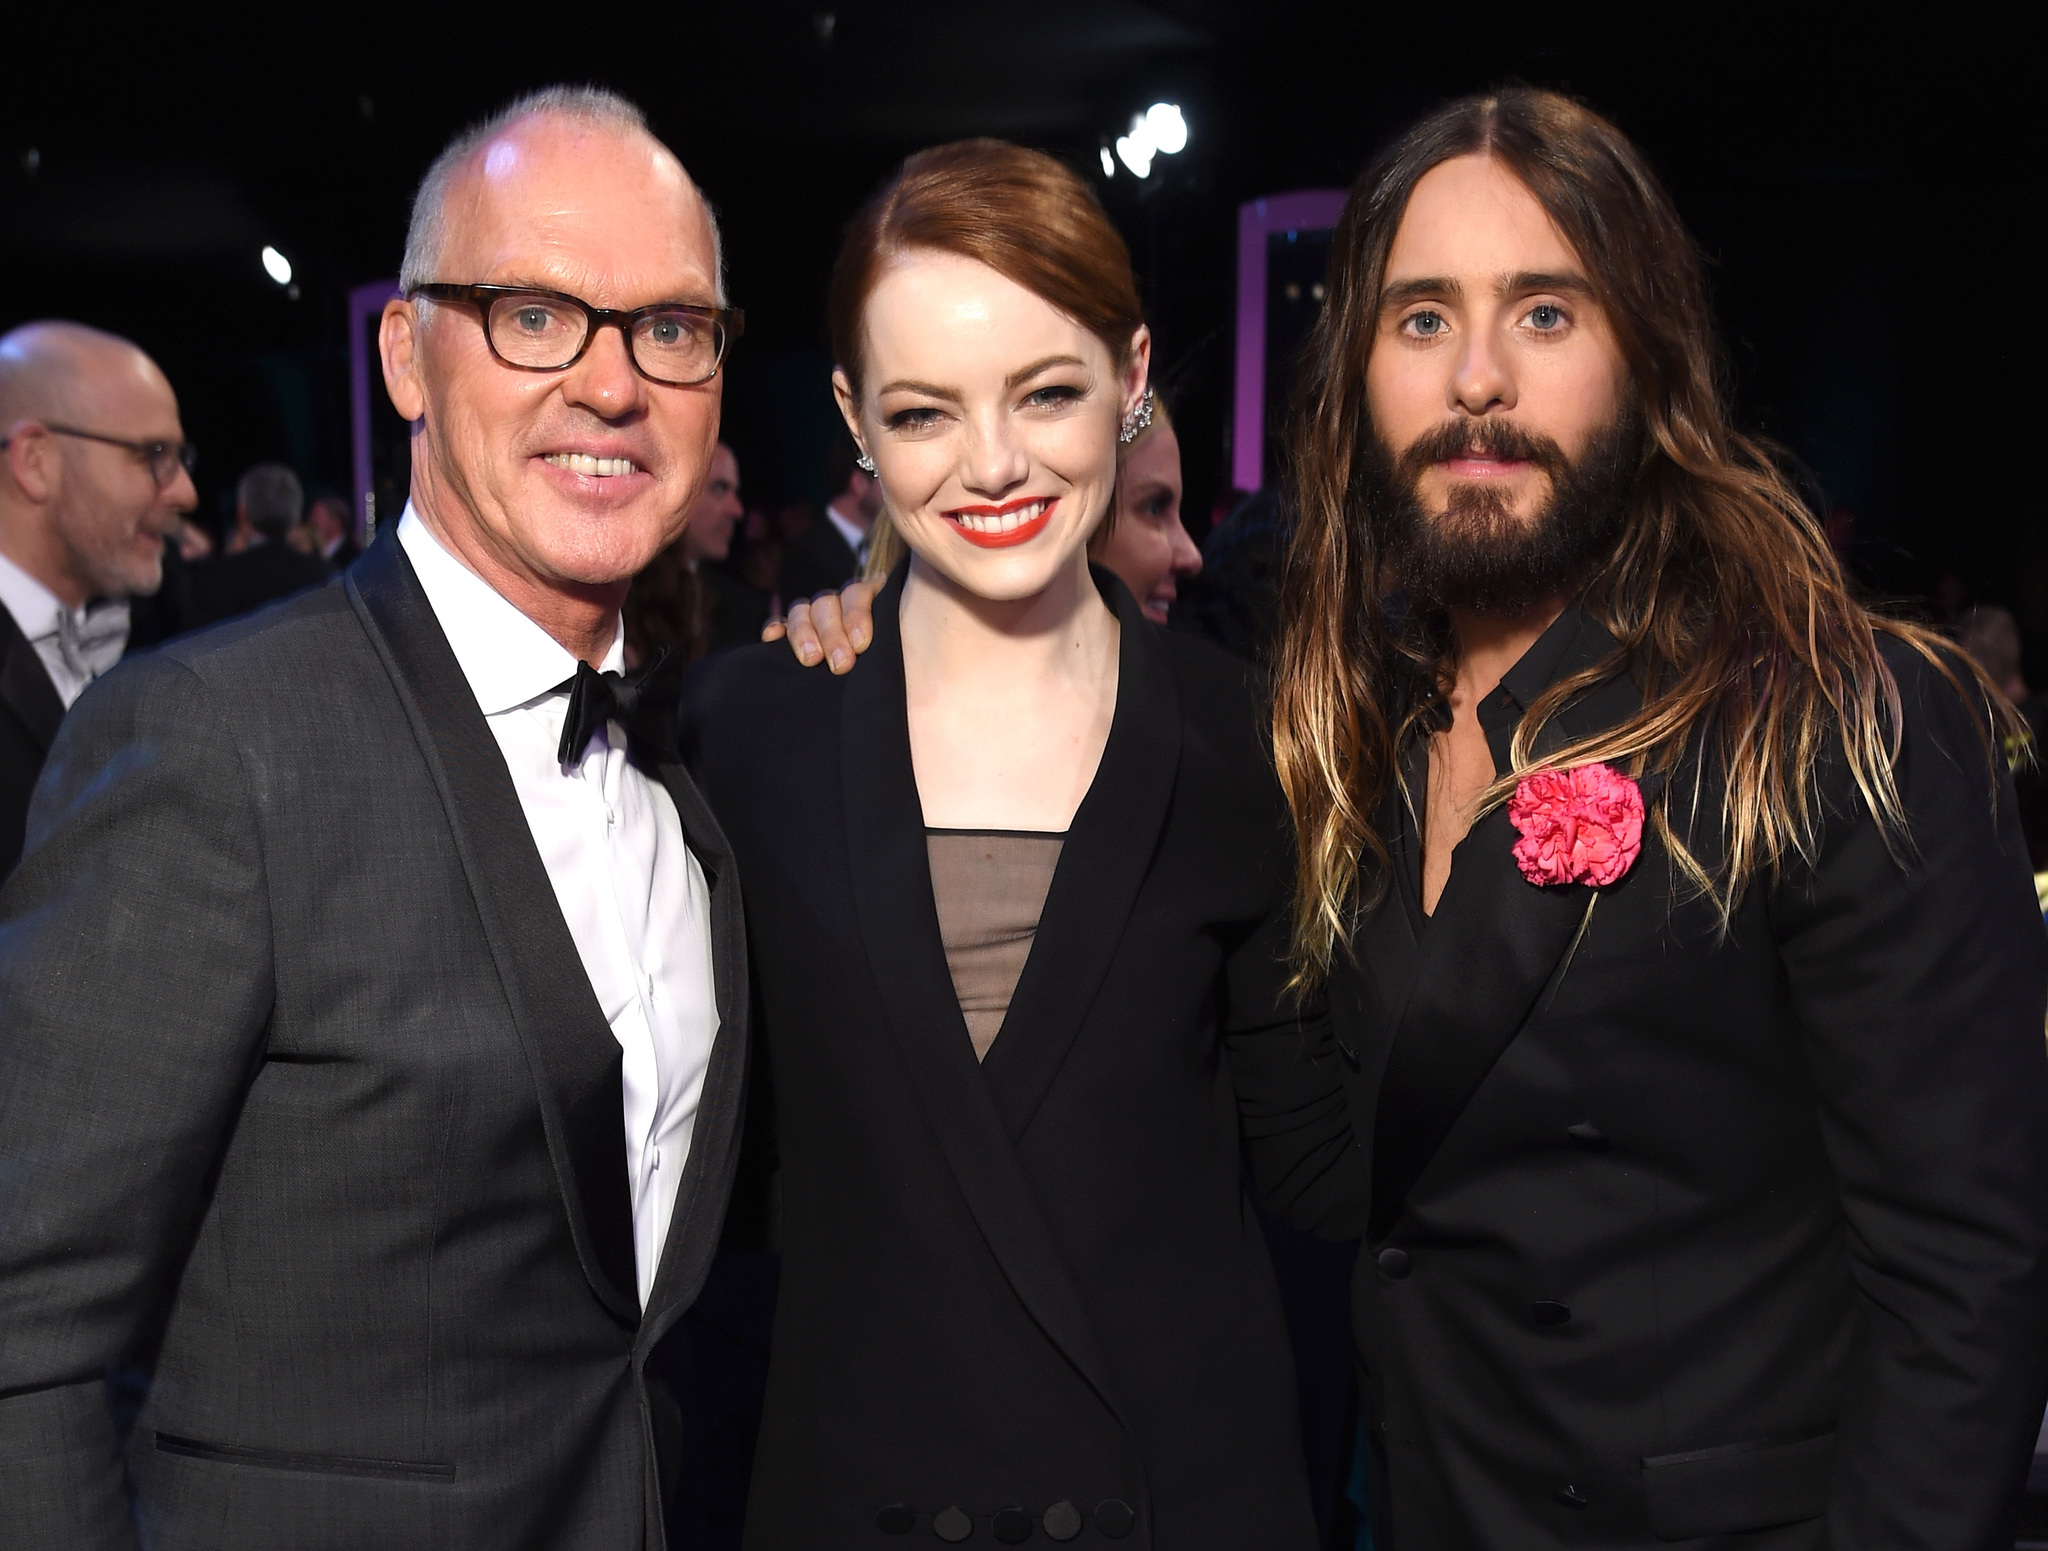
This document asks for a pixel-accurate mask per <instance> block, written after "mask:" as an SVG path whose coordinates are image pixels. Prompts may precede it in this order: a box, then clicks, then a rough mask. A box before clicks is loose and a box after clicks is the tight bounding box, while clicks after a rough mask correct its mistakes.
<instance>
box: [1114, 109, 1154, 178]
mask: <svg viewBox="0 0 2048 1551" xmlns="http://www.w3.org/2000/svg"><path fill="white" fill-rule="evenodd" d="M1158 152H1159V147H1158V146H1157V145H1156V144H1154V143H1153V140H1152V127H1151V125H1149V124H1147V123H1146V122H1145V115H1144V114H1142V113H1135V114H1133V115H1131V132H1130V133H1129V134H1127V135H1121V136H1119V137H1118V139H1117V142H1116V154H1117V157H1118V159H1119V160H1121V161H1122V162H1123V164H1124V165H1125V166H1126V167H1128V168H1130V169H1131V175H1132V176H1133V177H1139V178H1147V177H1150V176H1151V175H1152V158H1153V157H1154V156H1155V155H1157V154H1158Z"/></svg>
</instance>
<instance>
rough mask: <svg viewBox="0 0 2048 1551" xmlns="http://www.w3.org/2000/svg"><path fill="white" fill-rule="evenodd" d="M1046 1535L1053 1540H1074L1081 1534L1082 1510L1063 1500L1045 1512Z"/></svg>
mask: <svg viewBox="0 0 2048 1551" xmlns="http://www.w3.org/2000/svg"><path fill="white" fill-rule="evenodd" d="M1042 1522H1043V1523H1044V1525H1045V1533H1046V1535H1047V1536H1048V1537H1049V1538H1051V1539H1053V1540H1072V1539H1073V1538H1074V1537H1075V1536H1076V1535H1078V1534H1080V1533H1081V1510H1080V1509H1079V1508H1076V1507H1075V1506H1074V1505H1073V1504H1072V1503H1070V1502H1068V1501H1066V1500H1065V1499H1064V1498H1062V1499H1061V1500H1060V1501H1059V1502H1056V1503H1054V1504H1053V1505H1052V1506H1051V1507H1050V1508H1048V1509H1046V1510H1045V1518H1044V1520H1043V1521H1042Z"/></svg>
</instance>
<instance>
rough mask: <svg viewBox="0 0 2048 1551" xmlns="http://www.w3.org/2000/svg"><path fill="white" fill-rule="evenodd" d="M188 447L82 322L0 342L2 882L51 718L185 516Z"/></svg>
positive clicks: (147, 375)
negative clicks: (165, 541) (180, 516)
mask: <svg viewBox="0 0 2048 1551" xmlns="http://www.w3.org/2000/svg"><path fill="white" fill-rule="evenodd" d="M191 456H192V449H191V446H190V444H189V443H187V442H186V441H185V439H184V432H183V430H182V429H181V428H180V426H179V423H178V400H177V396H176V395H175V394H174V393H172V392H171V385H170V383H169V381H167V380H166V379H165V377H164V374H163V373H162V372H161V371H159V370H158V369H157V365H156V363H155V362H154V361H152V360H150V358H149V357H148V356H146V355H144V354H143V353H142V352H141V351H140V350H138V349H137V348H136V347H135V346H134V345H132V344H130V343H129V342H128V341H127V340H125V339H119V338H116V337H115V336H114V335H112V334H103V333H101V332H100V331H99V330H98V329H92V328H87V327H85V326H84V325H83V324H79V323H58V322H46V323H27V324H23V325H22V326H21V327H20V328H17V329H15V330H14V331H13V332H11V333H9V334H7V335H6V336H4V337H0V877H5V876H6V874H7V872H8V871H9V869H11V868H12V867H13V866H14V863H15V859H16V858H17V857H18V856H20V855H21V837H22V831H23V829H24V827H25V826H26V824H27V822H28V804H29V794H30V793H31V792H33V791H34V790H35V784H36V777H37V776H38V775H39V774H40V773H41V771H42V768H43V760H44V758H45V756H46V755H47V754H48V753H49V749H50V743H51V740H52V739H53V738H55V737H56V735H57V724H58V723H59V722H60V721H62V720H63V718H64V713H65V712H66V711H67V710H69V709H70V707H71V703H72V702H73V701H75V700H76V699H77V698H78V697H79V695H80V694H82V693H83V692H84V690H85V686H86V685H88V684H90V683H91V682H92V681H93V680H94V679H95V678H97V677H99V675H100V674H102V673H104V672H106V671H107V669H109V668H111V667H112V666H113V665H114V664H115V663H116V662H117V661H119V660H120V656H121V652H122V650H123V648H124V647H126V645H127V644H128V599H129V598H130V597H131V596H134V595H136V594H146V593H153V592H155V591H156V590H157V588H158V587H159V586H160V585H161V584H162V582H163V567H164V538H165V536H166V535H167V534H169V533H170V532H171V531H172V530H173V529H174V528H175V527H176V526H177V522H178V517H179V514H180V513H182V512H187V511H190V510H191V509H192V507H193V506H194V505H196V504H197V502H198V496H197V495H196V494H194V492H193V489H192V476H191Z"/></svg>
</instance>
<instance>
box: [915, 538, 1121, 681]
mask: <svg viewBox="0 0 2048 1551" xmlns="http://www.w3.org/2000/svg"><path fill="white" fill-rule="evenodd" d="M899 618H900V619H901V622H902V626H901V628H902V632H903V665H904V672H905V674H906V676H908V677H909V678H911V679H912V680H915V681H922V682H924V683H926V684H936V683H939V682H943V683H945V684H946V685H947V687H948V688H949V690H951V691H954V692H958V693H963V694H974V695H979V696H984V697H987V698H989V699H1000V700H1013V699H1016V698H1018V697H1019V695H1020V694H1026V695H1028V694H1030V693H1032V692H1034V691H1036V690H1038V689H1042V688H1047V687H1052V686H1058V685H1063V684H1066V683H1071V682H1074V681H1082V682H1086V683H1089V684H1092V683H1094V682H1095V680H1096V679H1097V678H1098V677H1099V676H1100V674H1101V673H1102V672H1103V670H1104V669H1105V668H1106V667H1108V666H1110V665H1113V664H1114V662H1115V660H1116V648H1117V621H1116V616H1115V615H1114V614H1112V613H1110V611H1109V608H1108V606H1107V605H1106V604H1105V603H1104V602H1103V601H1102V594H1100V593H1099V592H1097V591H1096V590H1095V583H1094V581H1093V579H1091V578H1090V576H1089V575H1088V556H1087V554H1086V553H1085V552H1079V551H1077V552H1076V554H1075V556H1074V563H1073V564H1072V565H1070V566H1068V567H1067V568H1066V569H1065V570H1063V571H1061V572H1060V574H1059V575H1058V576H1056V577H1054V578H1053V580H1052V582H1051V583H1050V584H1049V585H1048V586H1047V587H1046V588H1045V589H1044V590H1043V591H1041V592H1038V593H1035V594H1033V595H1032V596H1030V597H1028V598H1013V599H994V598H983V597H980V596H978V595H977V594H974V593H971V592H968V591H967V590H966V589H965V588H963V587H961V586H960V585H959V584H958V583H957V582H954V581H953V580H952V579H951V578H949V577H947V576H946V575H944V574H943V573H942V572H940V571H939V570H938V568H937V567H935V566H931V565H927V564H926V563H925V561H924V559H923V558H922V557H921V556H918V555H915V554H913V555H912V556H911V560H910V574H909V576H908V577H907V578H906V580H905V581H904V584H903V602H902V604H901V607H900V610H899Z"/></svg>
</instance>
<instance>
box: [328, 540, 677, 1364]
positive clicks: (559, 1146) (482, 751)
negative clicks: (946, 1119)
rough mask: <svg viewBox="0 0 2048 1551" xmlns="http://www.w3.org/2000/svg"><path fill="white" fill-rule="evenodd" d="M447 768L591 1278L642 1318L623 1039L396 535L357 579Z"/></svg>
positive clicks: (429, 753) (620, 1309) (385, 651)
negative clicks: (603, 1005)
mask: <svg viewBox="0 0 2048 1551" xmlns="http://www.w3.org/2000/svg"><path fill="white" fill-rule="evenodd" d="M344 585H345V586H346V588H347V590H348V595H349V601H350V602H351V603H353V604H354V606H355V608H356V611H357V613H358V614H360V615H361V616H362V618H363V620H364V623H365V625H366V626H367V627H368V629H369V634H370V639H371V640H372V641H373V642H375V643H376V644H377V646H378V649H379V653H380V655H382V656H383V657H384V659H385V665H386V667H387V668H388V669H389V671H390V673H391V676H392V680H393V682H394V683H395V684H396V685H397V687H398V690H399V698H400V700H401V701H402V702H403V703H404V705H405V708H406V714H407V715H408V717H409V718H410V719H411V720H412V722H413V727H414V731H415V733H416V734H417V735H418V736H419V739H420V747H421V750H422V752H424V753H425V755H426V757H427V763H428V765H429V766H430V767H431V768H432V770H433V772H434V778H435V784H436V785H437V786H438V787H439V788H440V792H441V800H442V803H443V804H444V805H445V806H446V808H447V811H448V826H449V829H450V830H451V831H452V833H453V835H454V838H455V845H456V850H457V851H458V853H459V854H460V855H461V857H462V863H463V868H464V870H465V871H466V872H467V874H468V876H469V886H470V892H471V894H472V895H473V897H474V898H475V901H476V908H477V914H478V916H479V917H480V918H481V920H482V922H483V928H484V935H485V937H486V938H487V939H488V941H489V943H490V948H491V955H492V957H493V959H494V960H495V961H496V963H497V967H498V977H499V979H500V980H501V981H502V982H503V984H504V988H505V996H506V1000H507V1002H508V1003H509V1004H510V1006H511V1008H512V1021H513V1024H514V1026H515V1028H516V1029H517V1030H518V1035H519V1042H520V1045H521V1047H522V1048H523V1049H524V1050H525V1052H526V1059H527V1063H528V1066H529V1067H530V1069H531V1071H532V1074H533V1078H534V1084H535V1086H536V1088H537V1089H538V1090H539V1097H540V1112H541V1121H542V1126H543V1128H544V1130H545V1132H546V1135H547V1142H548V1152H549V1155H550V1156H551V1157H552V1159H553V1160H554V1165H555V1173H556V1175H557V1177H558V1178H559V1180H560V1182H561V1187H562V1199H563V1204H564V1206H565V1207H566V1208H567V1209H568V1214H569V1226H570V1230H571V1233H572V1234H573V1235H574V1238H575V1242H576V1252H577V1255H578V1256H579V1257H580V1259H581V1260H582V1263H583V1271H584V1275H585V1276H587V1277H588V1278H589V1279H590V1284H591V1286H592V1287H593V1288H594V1289H595V1290H596V1292H597V1294H598V1296H599V1298H601V1299H602V1300H603V1302H604V1303H605V1305H606V1307H608V1308H609V1309H610V1310H611V1311H612V1313H613V1314H615V1315H617V1316H618V1317H619V1318H620V1319H621V1320H624V1321H626V1322H628V1323H632V1324H637V1323H638V1322H639V1320H640V1300H639V1294H638V1281H637V1276H636V1273H635V1270H634V1262H633V1208H632V1195H631V1189H630V1186H629V1183H628V1180H627V1175H626V1133H625V1123H624V1097H623V1089H622V1087H621V1079H620V1051H619V1044H618V1041H617V1040H616V1039H614V1038H613V1037H612V1032H611V1029H610V1028H609V1026H607V1024H606V1023H605V1020H604V1013H603V1011H602V1010H601V1009H600V1008H599V1007H598V1005H597V997H596V995H595V994H594V993H593V992H592V991H591V989H590V981H589V978H588V977H587V976H586V975H585V973H584V970H583V960H582V958H581V957H580V955H578V953H577V951H576V943H575V939H573V938H572V937H571V936H570V935H569V927H568V923H567V922H565V921H564V920H563V919H562V912H561V908H560V906H558V905H557V904H556V903H555V893H554V888H553V886H552V885H551V884H550V883H549V882H548V875H547V869H546V868H545V866H544V865H543V864H542V862H541V859H540V852H539V850H538V848H536V847H535V845H534V843H533V834H532V831H531V830H529V829H528V828H527V824H526V814H525V812H524V811H523V810H522V809H521V808H520V806H519V794H518V792H517V791H515V790H514V789H513V786H512V775H511V772H510V771H508V770H507V769H506V768H505V758H504V755H503V754H502V753H501V752H500V751H499V748H498V743H497V739H496V738H494V737H493V736H492V735H491V730H490V727H489V726H488V725H487V724H486V723H485V721H484V718H483V713H482V712H481V711H480V710H479V709H478V708H477V703H476V699H475V697H474V696H473V695H472V694H471V693H470V690H469V684H468V681H467V680H466V679H465V678H464V677H463V675H462V669H461V666H460V665H459V664H458V663H457V662H456V660H455V653H454V652H453V651H452V650H451V649H450V648H449V645H448V638H447V636H446V635H444V634H443V633H442V631H441V626H440V622H439V621H438V620H437V619H436V618H435V617H434V611H433V608H432V606H431V605H430V604H429V603H428V602H427V597H426V594H425V593H424V592H423V591H421V589H420V585H419V582H418V581H417V579H415V577H414V576H413V572H412V565H411V563H410V562H409V561H408V560H407V559H406V558H405V552H404V550H403V549H401V548H400V547H399V544H398V540H397V537H396V529H395V528H393V529H389V530H387V531H386V532H385V533H384V534H382V535H380V536H379V537H378V539H377V541H376V542H375V543H374V544H372V545H371V546H370V549H369V551H368V552H367V553H366V554H364V556H363V557H362V559H361V560H359V561H357V562H356V564H354V565H353V566H351V567H349V569H348V572H347V574H346V576H345V578H344Z"/></svg>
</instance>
